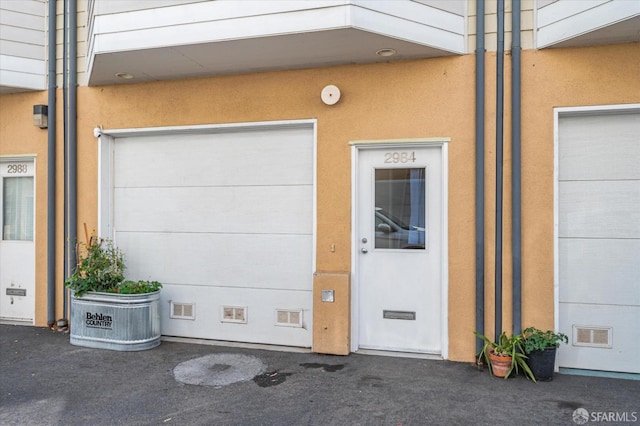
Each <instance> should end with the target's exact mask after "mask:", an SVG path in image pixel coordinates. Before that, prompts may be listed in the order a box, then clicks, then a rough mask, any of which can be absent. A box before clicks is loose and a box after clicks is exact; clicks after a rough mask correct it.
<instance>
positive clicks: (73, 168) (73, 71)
mask: <svg viewBox="0 0 640 426" xmlns="http://www.w3.org/2000/svg"><path fill="white" fill-rule="evenodd" d="M77 7H78V5H77V1H76V0H71V2H70V3H69V77H68V78H69V237H70V238H71V240H70V241H69V243H70V248H69V264H70V265H71V266H72V268H73V267H75V265H76V263H77V261H76V247H77V246H76V242H77V239H78V184H77V180H78V179H77V177H78V170H77V166H78V161H77V158H78V142H77V109H78V108H77V105H78V103H77V101H78V96H77V95H78V87H77V81H78V59H77V58H78V54H77V51H78V25H77V18H78V13H77ZM72 272H73V270H72V269H70V273H72ZM67 309H68V304H67V292H65V298H64V313H65V318H66V317H67Z"/></svg>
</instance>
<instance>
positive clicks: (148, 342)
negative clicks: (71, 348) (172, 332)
mask: <svg viewBox="0 0 640 426" xmlns="http://www.w3.org/2000/svg"><path fill="white" fill-rule="evenodd" d="M71 344H72V345H77V346H86V347H90V348H99V349H111V350H114V351H142V350H145V349H151V348H155V347H156V346H158V345H159V344H160V291H156V292H153V293H146V294H116V293H99V292H88V293H86V294H84V295H83V296H82V297H75V296H74V295H73V293H72V294H71Z"/></svg>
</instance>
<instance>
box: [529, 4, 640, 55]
mask: <svg viewBox="0 0 640 426" xmlns="http://www.w3.org/2000/svg"><path fill="white" fill-rule="evenodd" d="M555 5H558V6H557V13H556V6H555ZM589 5H591V6H592V7H591V8H588V7H587V6H589ZM579 6H580V7H579ZM639 15H640V1H627V0H612V1H608V2H603V1H576V2H573V1H561V2H557V3H554V4H551V5H549V6H546V7H544V8H542V9H539V10H538V20H537V23H538V24H537V25H538V27H537V33H538V34H537V46H536V47H537V48H538V49H541V48H544V47H548V46H551V45H553V44H556V43H560V42H562V41H565V40H569V39H571V38H574V37H577V36H579V35H582V34H586V33H589V32H592V31H595V30H597V29H600V28H603V27H607V26H609V25H612V24H615V23H616V22H620V21H624V20H626V19H629V18H633V17H635V16H639ZM560 17H561V18H560Z"/></svg>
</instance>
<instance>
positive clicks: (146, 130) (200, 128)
mask: <svg viewBox="0 0 640 426" xmlns="http://www.w3.org/2000/svg"><path fill="white" fill-rule="evenodd" d="M317 123H318V120H316V119H306V120H277V121H252V122H246V123H223V124H200V125H193V126H166V127H132V128H127V129H102V135H109V136H113V137H115V138H118V137H121V138H124V137H131V136H156V135H176V134H181V135H188V134H194V133H223V132H229V131H237V132H242V131H244V130H247V129H251V130H260V129H261V128H264V129H270V130H271V129H277V128H290V127H305V126H313V127H314V128H315V127H316V126H317ZM314 133H315V132H314Z"/></svg>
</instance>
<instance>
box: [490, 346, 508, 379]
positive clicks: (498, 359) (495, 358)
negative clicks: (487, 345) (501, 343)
mask: <svg viewBox="0 0 640 426" xmlns="http://www.w3.org/2000/svg"><path fill="white" fill-rule="evenodd" d="M489 361H490V362H491V372H492V373H493V375H494V376H496V377H504V376H506V375H507V373H508V372H509V369H510V368H511V361H512V358H511V357H510V356H500V355H496V354H495V353H493V352H489Z"/></svg>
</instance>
